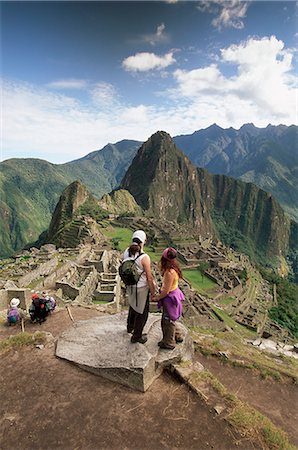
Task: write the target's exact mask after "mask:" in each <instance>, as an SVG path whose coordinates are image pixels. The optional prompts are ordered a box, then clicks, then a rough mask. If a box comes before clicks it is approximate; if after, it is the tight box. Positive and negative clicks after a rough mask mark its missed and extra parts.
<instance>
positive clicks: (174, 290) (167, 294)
mask: <svg viewBox="0 0 298 450" xmlns="http://www.w3.org/2000/svg"><path fill="white" fill-rule="evenodd" d="M160 269H161V273H162V276H163V279H162V286H161V289H160V293H159V294H158V295H156V296H155V297H154V298H153V300H154V301H158V308H159V309H160V308H161V307H162V318H161V328H162V334H163V337H162V340H161V341H160V342H159V343H158V345H159V347H160V348H163V349H166V350H173V349H174V348H175V345H176V342H182V341H183V339H182V337H181V335H180V332H179V330H178V327H177V326H176V321H177V320H178V319H179V317H181V315H182V301H183V300H184V295H183V293H182V291H181V290H180V289H179V287H178V281H179V278H182V272H181V269H180V266H179V263H178V261H177V251H176V250H175V249H174V248H172V247H168V248H166V249H165V250H164V251H163V254H162V257H161V260H160Z"/></svg>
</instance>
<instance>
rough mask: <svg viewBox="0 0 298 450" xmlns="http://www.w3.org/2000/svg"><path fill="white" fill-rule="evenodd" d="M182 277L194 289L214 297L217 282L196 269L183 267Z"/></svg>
mask: <svg viewBox="0 0 298 450" xmlns="http://www.w3.org/2000/svg"><path fill="white" fill-rule="evenodd" d="M183 276H184V278H185V279H186V280H187V281H189V282H190V283H191V285H192V287H193V288H194V289H196V290H197V291H198V292H199V293H200V294H202V295H206V296H207V297H211V298H213V297H214V292H215V290H216V287H217V284H216V283H215V282H214V281H212V280H211V279H210V278H208V277H206V275H202V272H201V271H200V270H198V269H183Z"/></svg>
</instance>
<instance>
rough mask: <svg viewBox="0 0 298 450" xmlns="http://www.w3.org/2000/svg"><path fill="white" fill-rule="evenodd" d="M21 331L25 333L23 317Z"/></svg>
mask: <svg viewBox="0 0 298 450" xmlns="http://www.w3.org/2000/svg"><path fill="white" fill-rule="evenodd" d="M21 327H22V333H25V326H24V318H23V317H22V318H21Z"/></svg>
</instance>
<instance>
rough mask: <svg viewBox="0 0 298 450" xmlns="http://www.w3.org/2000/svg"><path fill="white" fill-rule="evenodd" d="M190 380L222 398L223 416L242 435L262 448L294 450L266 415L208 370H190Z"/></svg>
mask: <svg viewBox="0 0 298 450" xmlns="http://www.w3.org/2000/svg"><path fill="white" fill-rule="evenodd" d="M190 382H191V384H192V385H194V386H195V387H196V388H197V389H198V391H199V392H200V388H201V387H202V385H203V387H206V386H208V387H209V388H211V390H213V391H214V392H215V393H216V394H217V395H219V396H220V397H221V399H222V400H224V402H225V405H226V408H227V409H228V411H229V412H228V415H227V416H226V417H225V419H226V420H227V422H228V423H230V424H231V425H232V426H233V427H234V428H235V429H236V430H237V431H238V432H239V433H240V434H241V435H242V436H244V437H246V438H248V439H249V440H250V441H252V442H254V443H256V444H257V445H258V446H261V448H262V449H264V450H282V449H283V450H295V447H294V446H292V445H291V444H290V442H289V438H288V436H287V434H286V433H285V432H284V431H283V430H281V429H280V428H278V427H276V426H275V425H274V424H273V423H272V422H271V420H270V419H268V417H266V416H264V415H263V414H261V413H260V412H259V411H257V410H256V409H255V408H253V407H252V406H250V405H249V404H247V403H244V402H242V401H241V400H239V399H238V397H237V396H236V395H235V394H232V393H230V392H229V391H228V390H227V388H226V387H225V386H224V385H223V384H222V383H221V382H220V381H219V380H218V379H217V378H216V377H215V376H214V375H213V374H212V373H211V372H209V371H208V370H202V371H200V372H196V371H194V372H192V373H191V375H190Z"/></svg>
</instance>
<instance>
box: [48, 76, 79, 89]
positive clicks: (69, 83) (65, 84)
mask: <svg viewBox="0 0 298 450" xmlns="http://www.w3.org/2000/svg"><path fill="white" fill-rule="evenodd" d="M48 87H50V88H53V89H85V88H86V87H87V81H86V80H80V79H76V78H67V79H63V80H56V81H52V82H51V83H49V84H48Z"/></svg>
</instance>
